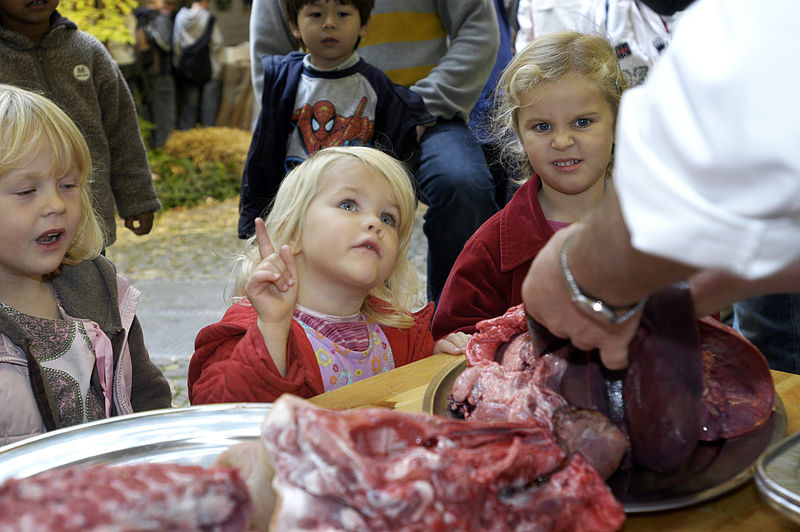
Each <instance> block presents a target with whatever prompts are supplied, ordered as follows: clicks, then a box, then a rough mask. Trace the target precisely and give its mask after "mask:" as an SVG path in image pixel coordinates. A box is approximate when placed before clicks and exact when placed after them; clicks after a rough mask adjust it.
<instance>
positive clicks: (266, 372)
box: [188, 303, 434, 404]
mask: <svg viewBox="0 0 800 532" xmlns="http://www.w3.org/2000/svg"><path fill="white" fill-rule="evenodd" d="M432 314H433V304H428V305H427V306H426V307H424V308H422V309H421V310H419V311H418V312H416V313H415V314H414V321H415V324H414V326H413V327H411V328H410V329H398V328H395V327H387V326H382V328H383V332H384V333H385V334H386V338H387V339H388V340H389V345H390V346H391V347H392V356H393V357H394V363H395V366H396V367H400V366H403V365H405V364H408V363H410V362H413V361H415V360H419V359H421V358H425V357H427V356H430V355H431V354H433V345H434V344H433V336H431V329H430V324H431V315H432ZM257 318H258V315H257V314H256V311H255V309H254V308H253V307H252V306H250V305H248V304H243V303H239V304H236V305H232V306H231V307H230V308H229V309H228V310H227V312H225V316H223V318H222V321H220V322H219V323H214V324H211V325H209V326H207V327H204V328H203V329H202V330H201V331H200V332H199V333H198V334H197V338H196V339H195V343H194V347H195V352H194V355H192V360H191V362H190V363H189V380H188V384H189V400H190V401H191V403H192V404H207V403H232V402H257V403H259V402H260V403H270V402H273V401H275V399H277V398H278V396H279V395H281V394H283V393H291V394H294V395H297V396H300V397H306V398H308V397H313V396H315V395H317V394H320V393H322V392H324V391H325V386H324V384H323V383H322V376H321V374H320V371H319V365H318V363H317V359H316V357H315V356H314V352H313V350H312V348H311V344H310V343H309V341H308V338H307V337H306V333H305V331H304V330H303V328H302V326H301V325H300V324H299V323H298V322H297V321H296V320H292V325H291V330H290V333H289V345H288V351H287V353H286V362H287V368H286V377H281V376H280V374H279V373H278V368H277V367H276V366H275V363H274V362H273V361H272V357H270V355H269V352H268V351H267V346H266V345H265V344H264V338H263V336H262V335H261V332H260V331H259V330H258V326H257V325H256V320H257Z"/></svg>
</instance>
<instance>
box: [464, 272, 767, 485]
mask: <svg viewBox="0 0 800 532" xmlns="http://www.w3.org/2000/svg"><path fill="white" fill-rule="evenodd" d="M528 325H530V330H531V331H533V333H534V336H531V335H530V333H529V328H528ZM477 329H478V332H477V333H476V334H475V335H473V336H472V338H471V339H470V342H469V344H468V346H467V356H466V358H467V362H468V364H469V366H470V367H468V368H467V370H465V371H464V373H462V375H461V376H459V378H458V379H457V380H456V382H455V383H454V384H453V392H452V395H451V410H453V411H454V412H456V413H457V414H458V415H460V416H464V417H466V418H470V417H473V416H478V417H479V418H480V419H483V420H486V419H497V420H504V419H514V420H517V421H520V420H521V419H522V418H523V417H524V415H525V414H527V415H528V416H529V417H530V422H532V423H536V424H538V425H542V424H544V425H550V426H552V425H553V421H552V420H548V419H547V418H548V416H554V415H555V414H556V412H558V411H559V409H558V408H555V407H552V405H554V404H556V403H557V402H558V398H557V397H560V399H561V401H562V402H563V403H565V404H566V403H568V404H570V405H572V406H573V407H580V408H585V409H591V410H593V411H597V412H600V413H601V414H602V415H603V416H605V417H606V418H608V419H609V420H610V421H611V422H613V423H614V424H615V425H616V426H617V427H618V428H619V429H620V430H621V431H622V433H624V434H625V435H627V437H628V439H629V440H630V449H631V456H632V461H633V463H636V464H638V465H640V466H643V467H646V468H648V469H652V470H654V471H662V472H663V471H670V470H673V469H675V468H677V467H679V466H680V465H682V464H683V463H684V462H685V461H686V460H687V458H688V457H689V456H690V455H691V454H692V452H693V451H694V449H695V448H696V447H697V444H698V441H699V440H704V441H713V440H715V439H718V438H730V437H734V436H740V435H742V434H746V433H747V432H749V431H752V430H755V429H756V428H758V427H760V426H761V425H762V424H763V423H765V422H766V421H767V420H768V419H769V417H770V415H771V414H772V408H773V402H774V396H775V392H774V387H773V382H772V376H771V374H770V371H769V366H768V365H767V362H766V360H765V359H764V357H763V355H762V354H761V353H760V352H759V351H758V350H757V349H756V348H755V347H754V346H753V345H752V344H751V343H750V342H748V341H747V340H746V339H744V338H743V337H742V336H741V335H740V334H739V333H738V332H736V331H735V330H733V329H732V328H730V327H728V326H726V325H724V324H722V323H720V322H718V321H717V320H714V319H712V318H703V319H702V320H696V319H695V318H694V310H693V306H692V302H691V295H690V294H689V291H688V289H687V288H686V286H685V285H676V286H674V287H671V288H670V289H668V290H665V291H664V292H661V293H659V294H657V295H655V296H653V297H651V299H650V301H649V302H648V304H647V306H646V308H645V313H644V316H643V319H642V323H641V325H640V328H639V330H638V331H637V333H636V336H635V337H634V339H633V341H632V342H631V346H630V366H629V367H628V369H627V370H626V371H609V370H606V369H605V368H604V367H603V366H602V364H601V363H600V360H599V356H598V354H597V352H596V351H592V352H585V351H581V350H578V349H576V348H574V347H573V346H572V345H571V344H569V343H568V342H567V341H566V340H561V339H558V338H555V337H553V336H552V335H550V333H549V332H547V331H546V329H544V328H542V327H541V326H538V325H537V324H535V323H532V322H531V323H527V320H526V316H525V310H524V308H523V306H522V305H518V306H516V307H512V308H510V309H509V310H508V312H506V313H505V314H504V315H503V316H498V317H496V318H492V319H490V320H484V321H482V322H480V323H478V325H477ZM501 377H502V378H501ZM543 390H544V391H543ZM554 396H557V397H554ZM538 397H547V401H546V402H543V401H538V400H530V398H538ZM547 405H551V406H549V407H547V408H545V407H546V406H547ZM562 415H563V414H562ZM509 416H510V417H509ZM584 417H585V418H586V419H590V418H591V416H584ZM588 426H589V429H588V432H586V431H583V428H581V429H580V430H579V432H580V431H583V432H581V438H582V439H583V440H584V443H580V442H578V443H575V442H572V443H570V442H563V443H564V444H565V445H566V446H567V447H568V448H570V449H582V450H583V451H585V453H584V454H587V455H592V456H594V458H592V457H589V456H587V458H589V461H590V462H592V463H593V465H595V467H598V468H599V469H600V470H601V471H604V472H605V471H608V469H609V468H610V467H612V466H613V464H614V461H615V460H616V459H617V456H616V454H611V455H610V456H609V453H608V450H609V449H618V446H617V444H616V443H615V440H616V439H617V438H618V437H619V435H618V434H616V433H613V432H611V433H605V431H604V429H602V428H600V426H595V427H592V423H589V424H588ZM575 432H576V429H574V428H568V426H566V425H564V426H562V430H561V433H560V434H559V437H560V438H561V439H562V440H564V439H570V438H572V439H573V440H574V439H575V438H574V436H572V435H573V434H574V433H575ZM587 436H588V438H587ZM593 447H596V449H592V448H593ZM623 463H624V464H625V463H628V460H626V461H624V462H623ZM628 465H630V464H628Z"/></svg>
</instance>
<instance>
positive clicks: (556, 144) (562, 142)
mask: <svg viewBox="0 0 800 532" xmlns="http://www.w3.org/2000/svg"><path fill="white" fill-rule="evenodd" d="M572 144H573V140H572V135H571V134H570V133H569V132H568V131H561V132H557V133H556V134H555V136H554V137H553V144H552V146H553V148H555V149H557V150H563V149H565V148H569V147H570V146H572Z"/></svg>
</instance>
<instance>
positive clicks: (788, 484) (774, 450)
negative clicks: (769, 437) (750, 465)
mask: <svg viewBox="0 0 800 532" xmlns="http://www.w3.org/2000/svg"><path fill="white" fill-rule="evenodd" d="M753 478H754V480H755V484H756V487H757V488H758V491H759V493H761V497H762V498H763V499H764V501H765V502H766V503H767V504H769V505H770V506H771V507H773V508H774V509H776V510H777V511H778V512H780V513H781V514H783V515H784V516H785V517H787V518H788V519H791V520H792V521H794V522H795V523H797V524H800V433H796V434H793V435H791V436H789V437H788V438H784V439H783V440H781V441H779V442H778V443H776V444H774V445H772V446H771V447H770V448H769V449H767V451H766V452H764V454H763V455H761V458H759V460H758V462H757V463H756V470H755V474H754V475H753Z"/></svg>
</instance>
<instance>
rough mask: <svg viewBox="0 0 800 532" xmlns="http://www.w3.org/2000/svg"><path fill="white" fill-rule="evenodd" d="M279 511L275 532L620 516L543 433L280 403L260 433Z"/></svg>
mask: <svg viewBox="0 0 800 532" xmlns="http://www.w3.org/2000/svg"><path fill="white" fill-rule="evenodd" d="M262 439H263V442H264V445H265V447H266V448H267V451H268V452H269V454H270V456H271V458H272V461H273V465H274V467H275V479H274V481H273V487H274V488H275V490H276V492H277V493H278V499H279V502H278V504H277V506H276V509H275V513H274V514H273V518H272V522H271V526H272V528H271V529H272V530H292V531H322V530H354V531H355V530H358V531H362V530H370V531H373V530H374V531H388V530H391V531H409V532H411V531H420V532H422V531H425V532H429V531H437V530H446V531H453V530H458V531H472V530H474V531H497V532H500V531H514V530H517V531H539V532H546V531H564V532H566V531H574V530H581V531H603V530H609V531H610V530H618V529H620V528H621V527H622V524H623V523H624V521H625V513H624V510H623V507H622V505H621V504H620V503H619V502H617V501H616V500H615V499H614V497H613V495H612V494H611V492H610V490H609V489H608V487H607V486H606V485H605V483H604V482H603V479H602V478H600V476H599V475H598V474H597V472H596V471H595V469H594V468H592V467H591V466H590V465H589V464H588V463H587V462H586V460H584V458H583V457H582V456H581V455H580V454H571V455H570V454H568V453H567V452H565V451H564V449H562V448H561V447H560V446H559V445H558V443H557V442H556V441H555V440H554V438H553V436H552V433H551V432H550V431H549V430H547V429H544V428H542V427H538V426H534V425H529V424H527V425H526V424H519V423H510V422H490V423H481V422H477V421H475V422H467V421H463V420H458V419H451V418H446V417H440V416H432V415H427V414H419V413H407V412H398V411H393V410H388V409H381V408H368V409H359V410H346V411H334V410H327V409H324V408H320V407H317V406H314V405H312V404H311V403H309V402H307V401H304V400H302V399H299V398H297V397H294V396H289V395H283V396H282V397H281V398H280V399H279V400H278V401H277V402H276V403H275V404H274V405H273V406H272V408H271V410H270V413H269V414H268V415H267V417H266V419H265V421H264V424H263V426H262Z"/></svg>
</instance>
